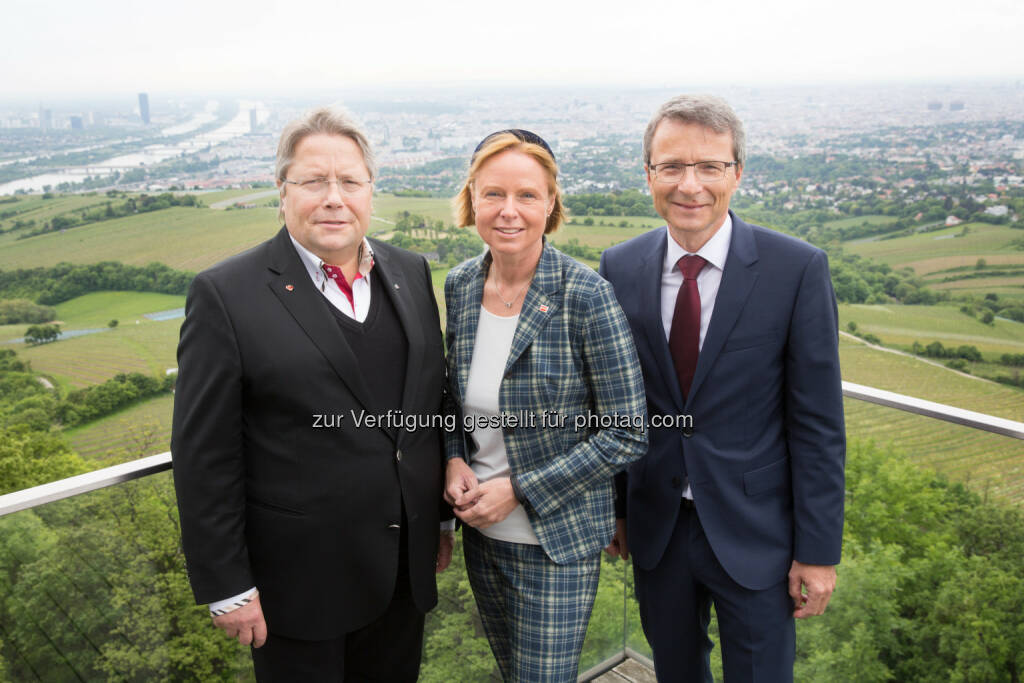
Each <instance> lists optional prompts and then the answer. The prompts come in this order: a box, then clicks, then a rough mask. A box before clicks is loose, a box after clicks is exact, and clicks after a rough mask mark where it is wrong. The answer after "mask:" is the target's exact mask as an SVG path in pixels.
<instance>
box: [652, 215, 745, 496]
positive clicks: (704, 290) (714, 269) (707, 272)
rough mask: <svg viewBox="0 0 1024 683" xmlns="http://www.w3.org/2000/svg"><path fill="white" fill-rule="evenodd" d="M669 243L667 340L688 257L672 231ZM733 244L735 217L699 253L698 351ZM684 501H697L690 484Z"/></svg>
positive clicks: (664, 269) (664, 275)
mask: <svg viewBox="0 0 1024 683" xmlns="http://www.w3.org/2000/svg"><path fill="white" fill-rule="evenodd" d="M665 239H666V240H667V241H668V247H667V248H666V249H665V261H664V263H662V265H661V324H662V326H664V328H665V340H666V341H667V340H668V337H669V332H670V331H671V330H672V315H673V314H674V313H675V309H676V297H677V296H678V294H679V288H680V287H682V285H683V274H682V273H681V272H680V271H679V267H678V265H677V264H678V262H679V259H681V258H682V257H684V256H686V255H687V254H690V255H693V254H692V253H691V252H688V251H686V250H685V249H683V247H682V246H681V245H680V244H679V243H678V242H676V241H675V239H674V238H673V237H672V233H671V231H669V230H668V228H666V229H665ZM731 243H732V216H730V215H729V214H726V215H725V222H724V223H722V227H720V228H719V229H718V231H717V232H715V234H714V235H712V236H711V239H709V240H708V241H707V242H705V243H704V246H702V247H701V248H700V249H698V250H697V252H696V255H697V256H700V257H702V258H703V259H704V260H705V261H707V265H705V266H704V269H703V270H701V271H700V274H699V275H697V291H698V292H699V293H700V338H699V340H698V342H697V348H698V349H702V348H704V337H705V336H707V333H708V325H710V324H711V314H712V313H714V311H715V298H716V297H717V296H718V287H719V285H721V284H722V271H723V270H724V269H725V260H726V258H728V256H729V245H730V244H731ZM683 497H684V498H690V499H692V498H693V492H692V491H690V484H689V482H687V484H686V487H685V488H684V489H683Z"/></svg>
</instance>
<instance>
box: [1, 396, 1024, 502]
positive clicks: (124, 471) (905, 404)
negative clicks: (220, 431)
mask: <svg viewBox="0 0 1024 683" xmlns="http://www.w3.org/2000/svg"><path fill="white" fill-rule="evenodd" d="M843 396H846V397H848V398H854V399H857V400H860V401H867V402H868V403H877V404H878V405H882V406H886V407H889V408H896V409H898V410H903V411H906V412H908V413H914V414H916V415H924V416H925V417H931V418H935V419H937V420H944V421H946V422H952V423H953V424H958V425H963V426H964V427H970V428H971V429H978V430H981V431H985V432H992V433H993V434H1001V435H1003V436H1008V437H1010V438H1013V439H1022V440H1024V422H1016V421H1014V420H1007V419H1005V418H1001V417H995V416H994V415H987V414H985V413H977V412H974V411H973V410H964V409H963V408H957V407H954V406H949V405H946V404H944V403H935V402H933V401H926V400H924V399H920V398H914V397H913V396H906V395H904V394H897V393H894V392H891V391H885V390H883V389H876V388H875V387H868V386H864V385H863V384H854V383H853V382H843ZM169 469H171V454H170V452H167V453H160V454H159V455H151V456H149V457H147V458H140V459H139V460H133V461H131V462H126V463H122V464H120V465H114V466H112V467H105V468H103V469H101V470H96V471H94V472H88V473H86V474H79V475H77V476H74V477H68V478H67V479H60V480H58V481H53V482H50V483H49V484H43V485H42V486H35V487H33V488H30V489H23V490H21V491H15V492H14V493H8V494H6V495H3V496H0V517H3V516H4V515H9V514H11V513H13V512H18V511H20V510H28V509H31V508H34V507H38V506H40V505H45V504H46V503H52V502H53V501H56V500H61V499H63V498H70V497H72V496H77V495H78V494H80V493H87V492H89V491H95V490H96V489H101V488H105V487H107V486H114V485H116V484H121V483H123V482H126V481H131V480H132V479H141V478H142V477H148V476H149V475H151V474H156V473H158V472H164V471H166V470H169Z"/></svg>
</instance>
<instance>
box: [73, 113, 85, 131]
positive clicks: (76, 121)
mask: <svg viewBox="0 0 1024 683" xmlns="http://www.w3.org/2000/svg"><path fill="white" fill-rule="evenodd" d="M83 128H85V126H83V125H82V117H81V116H74V115H72V116H71V130H82V129H83Z"/></svg>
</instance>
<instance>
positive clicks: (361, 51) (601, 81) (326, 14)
mask: <svg viewBox="0 0 1024 683" xmlns="http://www.w3.org/2000/svg"><path fill="white" fill-rule="evenodd" d="M513 10H514V11H513ZM5 16H6V17H7V18H9V19H10V21H9V22H8V24H7V25H8V26H9V29H13V28H14V27H20V29H19V30H9V31H8V34H9V35H7V36H6V37H5V50H4V53H3V54H2V55H0V74H3V76H2V77H0V82H2V86H3V87H2V88H0V90H2V92H3V93H4V97H5V99H13V100H24V99H29V98H38V97H40V96H46V95H49V94H54V95H60V96H64V97H67V96H75V95H82V96H96V95H107V94H115V93H124V92H130V93H134V92H141V91H145V92H150V93H154V92H158V93H177V94H195V95H202V94H211V93H218V94H251V93H267V92H273V93H283V94H291V93H295V94H304V93H318V92H324V91H337V90H338V89H346V90H356V91H359V90H370V91H376V90H380V89H384V90H393V89H402V88H407V89H430V90H438V89H440V90H446V89H452V88H460V89H464V88H480V87H483V88H502V87H504V88H531V89H543V88H560V87H566V86H571V87H578V88H587V87H604V88H608V87H611V88H641V89H670V90H679V89H688V90H696V89H703V90H708V89H715V88H719V87H737V86H739V87H776V86H778V87H798V86H801V85H808V86H823V85H824V86H831V85H865V84H872V85H899V84H908V85H918V84H923V85H934V84H945V83H950V84H954V83H975V84H976V83H978V82H979V81H985V82H993V83H1003V84H1006V85H1011V86H1017V85H1019V84H1020V82H1021V81H1024V49H1022V47H1021V41H1020V36H1021V35H1022V34H1024V10H1022V9H1021V7H1020V6H1019V5H1017V4H1016V3H1014V2H1012V0H978V1H976V2H973V3H970V4H969V5H967V4H963V3H960V2H952V1H950V0H946V1H944V2H937V3H932V4H931V5H929V6H928V7H927V9H926V10H921V9H918V8H917V7H915V6H905V5H903V4H901V3H893V2H887V1H885V0H863V1H862V2H860V3H858V4H857V5H846V6H828V5H823V4H821V3H819V2H811V0H785V1H784V2H780V3H773V4H766V3H753V2H748V1H745V0H743V1H739V2H735V3H732V4H730V5H728V7H727V8H726V9H722V6H721V5H715V4H711V3H704V4H697V5H683V4H680V3H678V2H670V1H669V0H652V1H649V2H646V3H644V4H643V5H642V6H638V7H636V8H631V11H624V10H623V9H622V8H621V5H617V4H611V3H599V2H598V3H594V2H588V3H585V4H584V3H568V4H566V3H562V4H554V3H545V2H542V1H541V0H520V2H517V4H516V5H515V6H514V8H512V9H511V10H510V9H507V8H494V7H481V6H479V5H478V4H476V3H472V2H469V1H468V0H455V1H453V2H449V3H447V6H442V5H438V4H431V5H426V6H424V5H421V4H413V3H410V2H407V1H406V0H401V1H399V2H390V3H387V4H386V5H379V6H378V5H373V4H372V3H363V4H360V5H356V6H351V7H344V8H343V7H341V6H340V4H339V3H338V2H337V0H308V1H307V2H305V3H303V4H302V5H301V6H298V7H295V6H292V7H285V6H284V5H281V4H279V3H275V2H271V1H270V0H254V1H253V2H250V3H247V4H245V5H239V6H238V7H230V6H223V5H219V4H212V3H202V2H199V1H198V0H183V2H181V3H178V4H177V5H175V6H174V7H173V9H168V7H167V6H157V5H153V4H138V3H130V2H128V0H103V1H102V2H101V3H100V6H99V7H97V6H96V4H85V3H71V2H68V0H56V2H53V3H34V2H32V1H31V0H12V3H11V4H10V7H9V8H8V10H7V12H5Z"/></svg>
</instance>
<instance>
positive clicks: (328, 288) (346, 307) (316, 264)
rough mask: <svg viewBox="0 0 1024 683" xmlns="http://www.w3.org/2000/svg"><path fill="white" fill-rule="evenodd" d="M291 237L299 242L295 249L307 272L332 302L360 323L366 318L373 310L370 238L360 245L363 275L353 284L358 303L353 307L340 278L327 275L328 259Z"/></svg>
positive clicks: (295, 243)
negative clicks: (325, 267) (342, 287)
mask: <svg viewBox="0 0 1024 683" xmlns="http://www.w3.org/2000/svg"><path fill="white" fill-rule="evenodd" d="M288 237H290V238H291V240H292V244H294V245H295V251H297V252H299V259H301V260H302V265H304V266H306V272H308V273H309V277H310V279H311V280H313V284H314V285H316V288H317V289H319V290H320V291H321V292H323V295H324V296H325V297H327V300H328V301H330V302H331V305H332V306H334V307H335V308H337V309H338V310H339V311H341V312H342V313H344V314H345V315H347V316H348V317H350V318H352V319H353V320H355V321H357V322H363V321H364V320H366V315H367V314H368V313H369V312H370V271H371V270H372V269H373V249H371V248H370V243H369V242H367V241H366V238H365V237H364V238H363V244H362V246H360V247H359V255H360V258H359V273H360V274H362V277H360V278H356V280H355V282H352V283H350V284H351V286H352V302H353V303H354V304H355V305H354V306H353V305H352V303H349V300H348V297H347V296H345V293H344V292H342V291H341V287H339V286H338V283H337V281H335V280H332V279H331V278H329V277H327V274H326V273H324V268H323V266H324V263H325V261H324V260H323V259H322V258H320V257H319V256H317V255H316V254H314V253H313V252H311V251H310V250H309V249H306V248H305V247H304V246H302V245H301V244H299V242H298V240H296V239H295V238H294V237H292V236H291V234H289V235H288ZM330 265H338V264H330Z"/></svg>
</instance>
